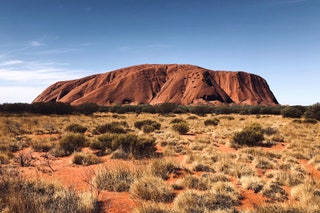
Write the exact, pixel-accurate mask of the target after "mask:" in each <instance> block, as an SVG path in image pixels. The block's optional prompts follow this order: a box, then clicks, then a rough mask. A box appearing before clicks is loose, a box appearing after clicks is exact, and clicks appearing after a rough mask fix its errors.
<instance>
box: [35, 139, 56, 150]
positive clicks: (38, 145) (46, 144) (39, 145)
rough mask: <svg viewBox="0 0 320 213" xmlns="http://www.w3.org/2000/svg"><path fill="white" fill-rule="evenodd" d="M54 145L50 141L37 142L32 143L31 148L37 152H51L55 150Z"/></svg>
mask: <svg viewBox="0 0 320 213" xmlns="http://www.w3.org/2000/svg"><path fill="white" fill-rule="evenodd" d="M53 146H54V144H53V143H52V142H51V141H50V140H48V139H44V140H35V141H32V142H31V147H32V149H33V150H34V151H36V152H49V151H50V150H51V149H52V148H53Z"/></svg>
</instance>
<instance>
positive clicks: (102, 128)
mask: <svg viewBox="0 0 320 213" xmlns="http://www.w3.org/2000/svg"><path fill="white" fill-rule="evenodd" d="M125 127H128V124H127V122H125V121H122V122H111V123H106V124H103V125H99V126H97V127H96V129H95V130H94V133H97V134H104V133H117V134H121V133H126V132H127V130H126V129H125Z"/></svg>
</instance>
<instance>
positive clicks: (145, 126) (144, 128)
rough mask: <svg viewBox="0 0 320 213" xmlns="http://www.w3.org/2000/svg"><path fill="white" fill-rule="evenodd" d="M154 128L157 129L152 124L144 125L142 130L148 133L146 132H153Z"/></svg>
mask: <svg viewBox="0 0 320 213" xmlns="http://www.w3.org/2000/svg"><path fill="white" fill-rule="evenodd" d="M154 130H155V128H154V127H153V126H151V125H144V126H143V127H142V131H143V132H144V133H146V134H148V133H151V132H153V131H154Z"/></svg>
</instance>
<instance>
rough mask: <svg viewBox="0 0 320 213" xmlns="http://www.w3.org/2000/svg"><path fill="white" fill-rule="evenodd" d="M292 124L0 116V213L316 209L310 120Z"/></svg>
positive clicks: (317, 175) (248, 119) (211, 117)
mask: <svg viewBox="0 0 320 213" xmlns="http://www.w3.org/2000/svg"><path fill="white" fill-rule="evenodd" d="M301 121H303V120H302V119H293V118H282V117H281V116H280V115H278V116H276V115H239V114H231V115H215V114H208V115H206V116H198V115H195V114H190V113H185V114H164V115H161V114H149V113H140V114H135V113H127V114H116V113H101V112H97V113H95V114H94V115H89V116H86V115H60V116H58V115H48V116H44V115H32V114H26V115H9V116H8V115H2V116H1V117H0V134H1V146H0V150H1V151H0V162H1V170H0V171H1V173H0V175H1V176H0V188H1V193H0V203H1V206H0V210H1V212H132V211H133V212H319V209H320V185H319V183H320V171H319V170H320V159H319V148H320V133H319V130H320V129H319V123H316V122H314V123H305V122H301ZM246 130H247V131H246ZM239 132H242V133H243V132H246V133H245V134H243V135H241V134H239ZM236 133H238V134H236ZM243 137H245V142H244V143H248V144H249V145H248V144H243V143H242V142H243ZM256 141H259V142H256ZM251 142H253V143H251ZM250 143H251V144H250Z"/></svg>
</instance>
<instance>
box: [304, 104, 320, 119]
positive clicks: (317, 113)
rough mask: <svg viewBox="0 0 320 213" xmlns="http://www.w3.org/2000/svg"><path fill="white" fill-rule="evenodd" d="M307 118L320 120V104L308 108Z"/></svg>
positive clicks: (305, 115)
mask: <svg viewBox="0 0 320 213" xmlns="http://www.w3.org/2000/svg"><path fill="white" fill-rule="evenodd" d="M304 117H305V118H311V119H316V120H318V121H319V120H320V103H316V104H313V105H311V106H309V107H308V108H307V111H306V112H305V113H304Z"/></svg>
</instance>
